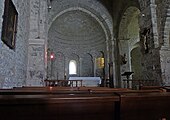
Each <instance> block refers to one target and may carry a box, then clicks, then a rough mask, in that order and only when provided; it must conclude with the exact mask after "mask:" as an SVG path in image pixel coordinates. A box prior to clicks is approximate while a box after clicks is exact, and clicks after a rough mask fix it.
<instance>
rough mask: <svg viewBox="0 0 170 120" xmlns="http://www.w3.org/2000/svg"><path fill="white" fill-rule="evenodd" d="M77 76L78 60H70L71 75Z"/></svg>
mask: <svg viewBox="0 0 170 120" xmlns="http://www.w3.org/2000/svg"><path fill="white" fill-rule="evenodd" d="M76 74H77V62H76V60H70V62H69V75H76Z"/></svg>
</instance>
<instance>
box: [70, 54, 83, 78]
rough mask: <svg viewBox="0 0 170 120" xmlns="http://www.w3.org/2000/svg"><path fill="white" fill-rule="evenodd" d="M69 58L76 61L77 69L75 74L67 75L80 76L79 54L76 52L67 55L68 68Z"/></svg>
mask: <svg viewBox="0 0 170 120" xmlns="http://www.w3.org/2000/svg"><path fill="white" fill-rule="evenodd" d="M71 60H74V61H75V62H76V65H77V66H76V70H77V74H74V75H69V74H68V76H69V77H73V76H80V57H79V55H77V54H75V53H72V54H70V55H69V56H68V65H67V66H68V67H67V68H69V62H70V61H71ZM68 73H69V69H68Z"/></svg>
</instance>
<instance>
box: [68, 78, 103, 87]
mask: <svg viewBox="0 0 170 120" xmlns="http://www.w3.org/2000/svg"><path fill="white" fill-rule="evenodd" d="M69 80H82V86H88V87H98V86H99V85H100V84H101V78H100V77H69Z"/></svg>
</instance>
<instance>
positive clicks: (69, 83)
mask: <svg viewBox="0 0 170 120" xmlns="http://www.w3.org/2000/svg"><path fill="white" fill-rule="evenodd" d="M44 82H45V86H60V87H82V80H44Z"/></svg>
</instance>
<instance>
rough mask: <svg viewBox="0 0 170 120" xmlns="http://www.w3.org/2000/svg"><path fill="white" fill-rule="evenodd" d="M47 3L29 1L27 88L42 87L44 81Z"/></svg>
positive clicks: (35, 0) (34, 0) (42, 0)
mask: <svg viewBox="0 0 170 120" xmlns="http://www.w3.org/2000/svg"><path fill="white" fill-rule="evenodd" d="M46 16H47V1H46V0H30V33H29V34H30V35H29V41H28V45H29V48H28V67H27V82H26V85H27V86H42V85H44V84H43V80H44V79H46V64H47V63H46V62H47V60H46V59H47V57H46V48H47V47H46V46H47V19H46V18H47V17H46Z"/></svg>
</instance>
